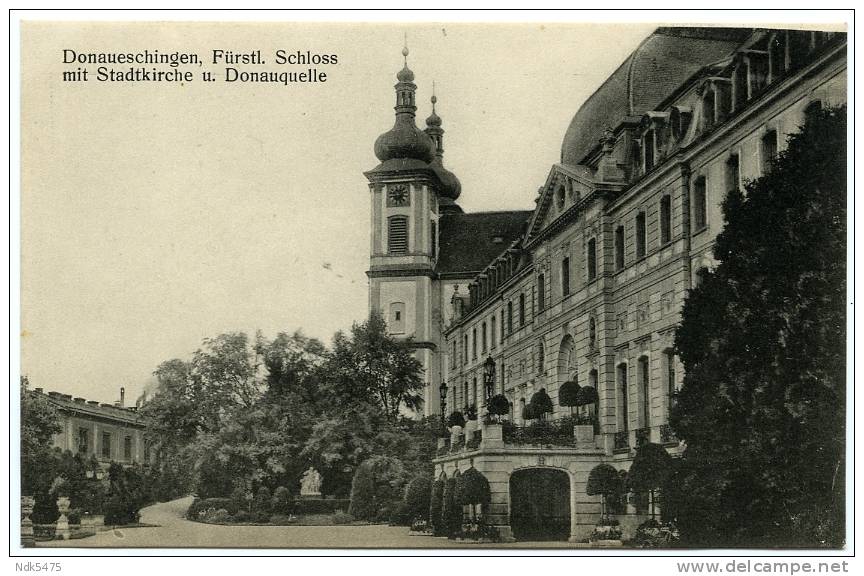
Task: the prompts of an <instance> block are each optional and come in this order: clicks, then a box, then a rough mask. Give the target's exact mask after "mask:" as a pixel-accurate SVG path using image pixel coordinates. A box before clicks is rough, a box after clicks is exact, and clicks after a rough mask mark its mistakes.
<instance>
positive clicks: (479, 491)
mask: <svg viewBox="0 0 864 576" xmlns="http://www.w3.org/2000/svg"><path fill="white" fill-rule="evenodd" d="M491 500H492V491H491V490H490V488H489V480H487V479H486V476H484V475H483V474H482V473H481V472H479V471H478V470H477V469H476V468H469V469H468V470H466V471H465V472H463V473H462V474H461V475H460V476H459V478H458V479H457V480H456V503H457V504H460V505H466V504H470V505H474V504H482V505H487V504H489V502H491Z"/></svg>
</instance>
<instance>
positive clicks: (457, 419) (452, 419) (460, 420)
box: [447, 410, 465, 428]
mask: <svg viewBox="0 0 864 576" xmlns="http://www.w3.org/2000/svg"><path fill="white" fill-rule="evenodd" d="M453 426H459V427H460V428H464V427H465V416H464V415H463V414H462V412H459V411H458V410H457V411H455V412H452V413H451V414H450V416H448V417H447V427H448V428H452V427H453Z"/></svg>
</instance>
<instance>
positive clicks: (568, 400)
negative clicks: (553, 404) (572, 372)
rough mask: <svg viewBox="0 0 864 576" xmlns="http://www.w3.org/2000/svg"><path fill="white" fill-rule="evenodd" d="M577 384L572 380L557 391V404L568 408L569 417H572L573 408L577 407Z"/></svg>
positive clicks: (578, 388)
mask: <svg viewBox="0 0 864 576" xmlns="http://www.w3.org/2000/svg"><path fill="white" fill-rule="evenodd" d="M579 390H580V387H579V384H577V383H576V382H574V381H573V380H568V381H567V382H565V383H564V384H562V385H561V388H559V389H558V404H560V405H561V406H567V407H568V408H570V417H571V418H572V417H573V407H574V406H578V405H579V404H578V403H577V402H578V400H577V399H578V397H579Z"/></svg>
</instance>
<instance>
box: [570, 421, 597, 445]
mask: <svg viewBox="0 0 864 576" xmlns="http://www.w3.org/2000/svg"><path fill="white" fill-rule="evenodd" d="M573 435H574V436H575V437H576V445H577V446H578V447H580V448H589V447H590V448H593V447H594V426H592V425H591V424H579V425H576V426H574V427H573Z"/></svg>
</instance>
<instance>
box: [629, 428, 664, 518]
mask: <svg viewBox="0 0 864 576" xmlns="http://www.w3.org/2000/svg"><path fill="white" fill-rule="evenodd" d="M671 473H672V456H670V455H669V453H668V452H666V449H665V448H663V446H661V445H660V444H654V443H648V444H643V445H642V446H640V447H639V448H638V449H637V450H636V456H635V458H633V464H631V465H630V471H629V472H628V474H627V487H628V488H629V489H630V490H632V491H633V492H648V494H649V495H650V502H651V519H652V520H653V519H654V518H655V516H656V514H655V506H654V504H655V502H654V501H655V499H656V498H655V491H656V490H658V489H659V488H662V487H663V485H664V483H665V482H666V479H667V478H668V477H669V475H670V474H671Z"/></svg>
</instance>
